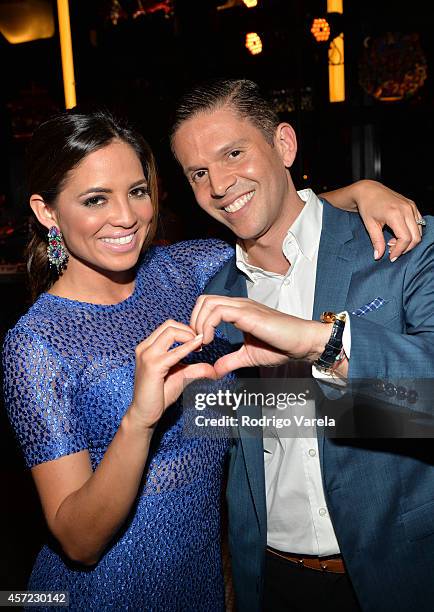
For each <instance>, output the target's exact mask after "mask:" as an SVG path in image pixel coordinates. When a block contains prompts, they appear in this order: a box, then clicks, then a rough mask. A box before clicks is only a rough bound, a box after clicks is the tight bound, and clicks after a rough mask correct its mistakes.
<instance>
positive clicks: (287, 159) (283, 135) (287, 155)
mask: <svg viewBox="0 0 434 612" xmlns="http://www.w3.org/2000/svg"><path fill="white" fill-rule="evenodd" d="M274 146H275V147H276V148H277V150H278V151H279V152H280V155H281V157H282V160H283V163H284V164H285V166H286V167H287V168H290V167H291V166H292V164H293V163H294V159H295V156H296V155H297V136H296V135H295V132H294V129H293V128H292V126H290V125H289V123H279V125H278V126H277V128H276V132H275V134H274Z"/></svg>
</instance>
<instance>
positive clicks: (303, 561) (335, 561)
mask: <svg viewBox="0 0 434 612" xmlns="http://www.w3.org/2000/svg"><path fill="white" fill-rule="evenodd" d="M267 552H269V553H270V554H271V555H273V556H275V557H280V558H281V559H286V561H290V563H296V564H297V565H299V566H300V567H308V568H309V569H312V570H316V571H318V572H331V573H332V574H345V573H346V570H345V565H344V561H343V559H342V557H341V556H340V555H333V556H332V557H312V556H311V557H306V556H304V555H297V554H295V553H287V552H283V551H281V550H276V549H275V548H271V546H267Z"/></svg>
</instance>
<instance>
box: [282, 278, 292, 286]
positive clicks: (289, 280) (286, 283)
mask: <svg viewBox="0 0 434 612" xmlns="http://www.w3.org/2000/svg"><path fill="white" fill-rule="evenodd" d="M290 283H291V279H290V278H285V280H284V281H283V284H284V285H286V286H288V285H289V284H290Z"/></svg>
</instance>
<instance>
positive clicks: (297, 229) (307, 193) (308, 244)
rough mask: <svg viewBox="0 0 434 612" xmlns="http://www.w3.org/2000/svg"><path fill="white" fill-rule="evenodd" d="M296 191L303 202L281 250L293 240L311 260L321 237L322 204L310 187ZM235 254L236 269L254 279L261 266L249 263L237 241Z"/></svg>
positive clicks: (284, 249)
mask: <svg viewBox="0 0 434 612" xmlns="http://www.w3.org/2000/svg"><path fill="white" fill-rule="evenodd" d="M297 193H298V195H299V197H300V198H301V199H302V200H303V201H304V202H305V204H304V206H303V209H302V211H301V212H300V214H299V215H298V217H297V218H296V220H295V221H294V223H293V224H292V225H291V227H290V228H289V229H288V232H287V234H286V236H285V238H284V239H283V243H282V251H283V253H285V251H286V247H287V245H288V244H289V243H290V242H291V241H292V240H295V241H296V243H297V245H298V248H299V249H300V251H301V253H302V254H303V255H304V256H305V257H307V259H309V260H310V261H312V259H313V258H314V257H315V254H316V252H317V250H318V247H319V241H320V237H321V229H322V204H321V201H320V199H319V198H318V196H316V195H315V194H314V192H313V191H312V189H302V190H301V191H298V192H297ZM235 255H236V264H237V267H238V269H239V270H241V272H244V274H246V275H247V276H248V278H250V280H254V278H253V274H254V272H257V271H262V268H259V267H257V266H253V265H251V264H250V263H249V261H248V257H247V253H246V252H245V251H244V250H243V248H242V246H241V243H240V242H239V241H238V242H237V245H236V248H235Z"/></svg>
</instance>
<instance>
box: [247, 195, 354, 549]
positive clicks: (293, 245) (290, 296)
mask: <svg viewBox="0 0 434 612" xmlns="http://www.w3.org/2000/svg"><path fill="white" fill-rule="evenodd" d="M298 195H299V196H300V198H301V199H302V200H303V201H304V202H305V205H304V207H303V210H302V211H301V213H300V214H299V216H298V217H297V219H296V220H295V222H294V223H293V225H292V226H291V227H290V228H289V230H288V233H287V235H286V236H285V239H284V241H283V245H282V250H283V253H284V255H285V257H286V259H287V260H288V263H289V264H290V265H289V268H288V271H287V273H286V274H284V275H282V274H276V273H274V272H267V271H265V270H262V269H261V268H258V267H256V266H252V265H251V264H249V263H248V257H247V254H246V253H245V252H244V251H243V249H242V248H241V246H240V244H237V247H236V261H237V266H238V268H239V270H241V271H242V272H243V273H244V274H245V276H246V277H247V293H248V296H249V298H251V299H253V300H256V301H257V302H261V303H262V304H265V305H267V306H270V307H271V308H275V309H277V310H280V311H281V312H286V313H288V314H291V315H294V316H297V317H300V318H303V319H309V320H311V319H312V311H313V303H314V293H315V279H316V268H317V258H318V249H319V242H320V236H321V228H322V204H321V202H320V201H319V199H318V198H317V196H316V195H315V194H314V193H313V192H312V190H310V189H304V190H302V191H299V192H298ZM350 342H351V334H350V329H349V326H348V324H347V325H346V326H345V337H344V350H345V352H346V354H347V356H348V357H349V354H350ZM291 367H292V366H291V364H288V365H286V366H279V367H277V368H264V371H263V372H261V375H262V376H264V377H266V378H273V377H279V378H290V377H291V376H294V371H292V372H291ZM295 375H296V376H297V375H298V376H299V377H301V374H298V373H296V374H295ZM306 410H307V411H310V413H311V414H312V416H314V411H315V406H314V402H313V401H309V402H308V406H306ZM264 462H265V485H266V496H267V525H268V530H267V543H268V545H269V546H272V547H273V548H277V549H278V550H282V551H287V552H293V553H298V554H306V555H318V556H326V555H334V554H338V553H339V545H338V542H337V540H336V536H335V532H334V529H333V525H332V523H331V520H330V516H329V513H328V509H327V504H326V501H325V496H324V489H323V485H322V477H321V470H320V462H319V453H318V442H317V438H316V437H313V438H301V437H300V438H285V437H279V430H276V429H274V430H273V429H268V430H267V431H264Z"/></svg>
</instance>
